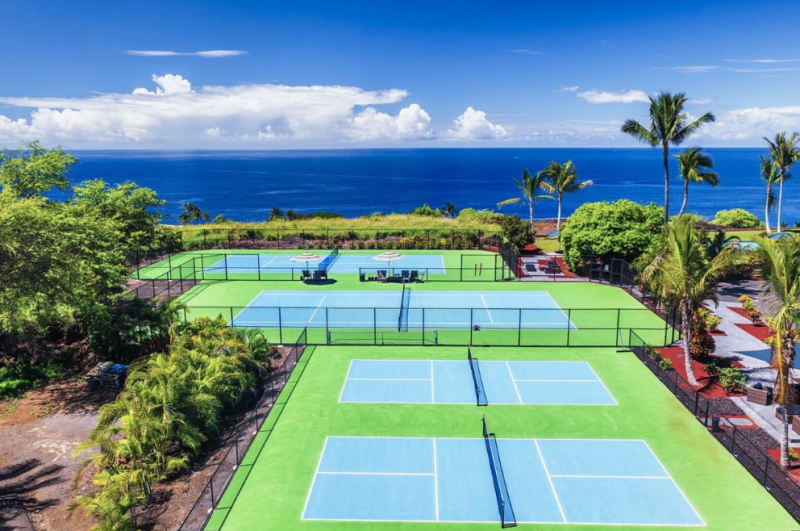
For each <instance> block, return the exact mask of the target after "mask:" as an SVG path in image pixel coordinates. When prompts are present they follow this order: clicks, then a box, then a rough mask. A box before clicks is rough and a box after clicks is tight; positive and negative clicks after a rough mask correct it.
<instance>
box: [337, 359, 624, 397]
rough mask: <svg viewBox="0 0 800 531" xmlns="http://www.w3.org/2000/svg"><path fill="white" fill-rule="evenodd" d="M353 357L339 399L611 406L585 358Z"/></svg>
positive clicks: (604, 388)
mask: <svg viewBox="0 0 800 531" xmlns="http://www.w3.org/2000/svg"><path fill="white" fill-rule="evenodd" d="M475 368H476V370H477V373H476V374H478V375H479V376H478V377H477V378H476V377H474V376H473V372H472V370H471V369H470V362H469V361H467V360H463V361H459V360H358V359H356V360H352V361H351V362H350V369H349V370H348V372H347V378H346V379H345V383H344V387H343V388H342V394H341V396H340V398H339V401H340V402H365V403H399V404H475V403H476V402H477V401H478V400H479V397H478V394H479V393H478V391H476V388H477V387H479V385H478V382H482V383H481V384H480V392H481V393H483V395H484V396H483V398H485V403H488V404H547V405H582V406H594V405H600V406H611V405H616V404H617V402H616V401H615V400H614V397H612V396H611V393H610V392H609V391H608V389H607V388H606V386H605V385H604V384H603V382H602V381H601V380H600V378H599V377H598V376H597V374H596V373H595V372H594V369H592V366H591V365H589V364H588V363H587V362H585V361H483V360H481V361H476V362H475Z"/></svg>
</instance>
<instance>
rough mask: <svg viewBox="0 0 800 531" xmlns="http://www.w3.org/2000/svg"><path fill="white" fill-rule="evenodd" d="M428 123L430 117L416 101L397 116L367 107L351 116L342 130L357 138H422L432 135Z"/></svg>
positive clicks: (431, 136) (429, 122)
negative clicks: (347, 125)
mask: <svg viewBox="0 0 800 531" xmlns="http://www.w3.org/2000/svg"><path fill="white" fill-rule="evenodd" d="M430 124H431V117H430V116H429V115H428V113H427V112H425V109H423V108H422V107H420V106H419V105H417V104H416V103H412V104H411V105H409V106H408V107H406V108H405V109H401V110H400V112H399V113H397V116H392V115H390V114H386V113H384V112H378V111H376V110H375V109H374V108H373V107H368V108H367V109H364V110H363V111H361V112H360V113H359V114H357V115H356V116H354V117H353V119H352V120H351V121H350V123H349V127H347V128H345V130H344V132H345V134H347V135H348V136H350V137H351V138H355V139H357V140H379V139H399V140H423V139H426V138H433V137H434V133H433V129H431V127H430Z"/></svg>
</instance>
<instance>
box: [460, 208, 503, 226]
mask: <svg viewBox="0 0 800 531" xmlns="http://www.w3.org/2000/svg"><path fill="white" fill-rule="evenodd" d="M498 217H499V214H497V212H492V211H491V210H475V209H474V208H464V209H462V210H461V212H459V213H458V220H459V221H467V222H471V221H478V222H480V223H494V222H495V221H496V220H497V218H498Z"/></svg>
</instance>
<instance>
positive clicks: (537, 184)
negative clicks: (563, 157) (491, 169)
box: [497, 168, 553, 233]
mask: <svg viewBox="0 0 800 531" xmlns="http://www.w3.org/2000/svg"><path fill="white" fill-rule="evenodd" d="M514 183H515V184H516V185H517V188H519V190H520V192H522V196H521V197H512V198H511V199H506V200H505V201H500V202H499V203H497V208H503V207H504V206H506V205H516V204H517V203H520V202H525V203H528V213H529V215H530V222H531V230H534V231H535V229H534V228H533V207H534V205H535V204H536V203H538V202H539V201H541V200H542V199H553V196H551V195H547V194H542V193H539V192H541V191H545V186H544V185H545V184H546V183H547V173H546V171H545V170H540V171H537V172H536V173H535V174H533V175H531V174H530V172H528V168H525V169H524V170H522V179H521V180H517V179H514ZM534 233H535V232H534Z"/></svg>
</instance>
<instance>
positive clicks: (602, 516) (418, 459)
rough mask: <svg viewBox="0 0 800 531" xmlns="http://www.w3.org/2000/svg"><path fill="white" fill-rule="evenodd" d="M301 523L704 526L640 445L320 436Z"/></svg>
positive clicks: (487, 438)
mask: <svg viewBox="0 0 800 531" xmlns="http://www.w3.org/2000/svg"><path fill="white" fill-rule="evenodd" d="M303 519H304V520H338V521H393V522H460V523H466V522H471V523H503V524H505V525H506V526H507V525H513V524H514V523H519V524H523V523H531V524H533V523H551V524H556V523H559V524H561V523H569V524H603V525H626V526H628V525H647V526H652V525H662V526H704V525H705V523H704V522H703V520H702V519H701V518H700V516H699V515H698V513H697V512H696V511H695V509H694V508H693V507H692V505H691V504H690V503H689V501H688V500H687V499H686V497H685V496H684V494H683V492H681V490H680V488H678V486H677V485H676V484H675V482H674V481H673V479H672V477H671V476H670V475H669V473H668V472H667V471H666V470H665V469H664V467H663V466H662V465H661V463H660V462H659V460H658V458H657V457H656V455H655V454H654V453H653V452H652V450H651V449H650V447H649V446H648V445H647V443H646V442H645V441H642V440H616V439H606V440H604V439H595V440H592V439H583V440H581V439H573V440H569V439H503V438H495V437H494V436H493V434H489V433H488V432H487V431H486V429H485V428H484V437H483V438H480V437H477V438H474V439H469V438H411V437H328V438H327V439H326V441H325V445H324V448H323V451H322V455H321V456H320V459H319V463H318V466H317V471H316V474H315V478H314V481H313V483H312V486H311V490H310V492H309V494H308V499H307V501H306V506H305V508H304V510H303Z"/></svg>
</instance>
